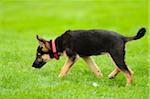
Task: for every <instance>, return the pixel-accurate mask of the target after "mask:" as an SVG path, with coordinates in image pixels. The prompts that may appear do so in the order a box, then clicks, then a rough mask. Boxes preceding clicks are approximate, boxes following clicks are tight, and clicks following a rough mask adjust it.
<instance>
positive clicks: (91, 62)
mask: <svg viewBox="0 0 150 99" xmlns="http://www.w3.org/2000/svg"><path fill="white" fill-rule="evenodd" d="M82 58H83V60H84V61H85V62H86V63H87V64H88V65H89V67H90V68H91V69H92V71H93V72H94V73H95V75H96V76H97V77H102V76H103V74H102V73H101V71H100V69H99V68H98V66H97V65H96V63H95V62H94V60H93V59H92V58H91V57H89V56H88V57H82Z"/></svg>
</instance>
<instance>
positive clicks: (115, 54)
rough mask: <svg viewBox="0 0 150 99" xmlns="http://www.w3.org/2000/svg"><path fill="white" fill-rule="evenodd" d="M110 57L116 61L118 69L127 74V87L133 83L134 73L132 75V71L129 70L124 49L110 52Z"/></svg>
mask: <svg viewBox="0 0 150 99" xmlns="http://www.w3.org/2000/svg"><path fill="white" fill-rule="evenodd" d="M110 55H111V57H112V59H113V60H114V62H115V64H116V66H117V67H118V69H119V70H120V71H123V72H124V73H125V76H126V79H127V85H130V84H131V83H132V73H131V71H130V69H128V67H127V65H126V64H125V58H124V57H125V51H124V48H117V49H113V51H111V52H110Z"/></svg>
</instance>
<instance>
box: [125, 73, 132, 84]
mask: <svg viewBox="0 0 150 99" xmlns="http://www.w3.org/2000/svg"><path fill="white" fill-rule="evenodd" d="M125 76H126V79H127V84H126V86H129V85H131V83H132V74H131V73H129V72H125Z"/></svg>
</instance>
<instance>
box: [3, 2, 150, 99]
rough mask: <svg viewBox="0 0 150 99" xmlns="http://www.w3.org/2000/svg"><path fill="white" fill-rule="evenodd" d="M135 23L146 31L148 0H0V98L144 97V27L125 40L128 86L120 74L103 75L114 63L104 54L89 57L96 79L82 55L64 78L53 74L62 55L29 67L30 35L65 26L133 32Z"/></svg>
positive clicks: (52, 34)
mask: <svg viewBox="0 0 150 99" xmlns="http://www.w3.org/2000/svg"><path fill="white" fill-rule="evenodd" d="M141 27H146V28H147V30H148V0H60V1H59V0H1V1H0V99H16V98H17V99H128V98H129V99H148V98H149V85H150V84H149V63H148V60H149V57H150V56H148V55H149V53H148V39H149V37H148V32H147V33H146V35H145V37H143V38H142V39H140V40H137V41H132V42H130V43H128V44H127V45H126V46H127V47H126V63H127V64H128V66H129V67H130V68H131V69H132V70H133V71H134V81H133V84H132V86H130V87H125V84H126V79H125V77H124V74H123V73H120V74H119V75H118V76H117V77H116V78H115V79H113V80H109V79H108V75H109V73H110V72H112V70H113V69H114V65H113V64H112V62H111V60H110V59H109V58H108V57H107V55H100V56H93V58H94V59H95V61H96V63H97V64H98V66H99V68H100V69H101V70H102V73H103V75H104V77H103V78H101V79H99V78H97V77H95V75H94V74H93V73H92V72H91V70H90V69H89V68H88V66H87V65H86V64H85V63H84V61H83V60H82V59H80V60H79V61H78V62H77V63H76V64H75V65H74V66H73V67H72V69H71V71H70V72H69V74H68V75H67V76H66V77H65V78H59V77H58V75H59V72H60V70H61V68H62V66H63V64H64V62H65V60H66V57H64V56H63V57H61V58H60V60H59V61H56V60H53V61H50V62H49V63H47V64H46V65H45V66H44V67H43V68H42V69H34V68H32V67H31V66H32V63H33V61H34V59H35V53H36V48H37V46H38V42H37V40H36V38H35V36H36V34H38V35H40V36H42V37H44V38H46V39H47V40H49V39H55V38H56V37H57V36H59V35H61V34H62V33H64V31H66V30H68V29H71V30H74V29H107V30H112V31H117V32H118V33H120V34H122V35H126V36H133V35H136V33H137V31H138V29H140V28H141ZM93 83H96V84H97V86H93Z"/></svg>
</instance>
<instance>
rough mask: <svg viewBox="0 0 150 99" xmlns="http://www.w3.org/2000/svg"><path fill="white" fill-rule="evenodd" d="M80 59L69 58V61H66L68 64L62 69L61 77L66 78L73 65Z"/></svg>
mask: <svg viewBox="0 0 150 99" xmlns="http://www.w3.org/2000/svg"><path fill="white" fill-rule="evenodd" d="M77 59H78V57H75V58H74V59H73V58H68V60H67V61H66V63H65V64H64V66H63V67H62V69H61V72H60V74H59V77H64V76H65V75H67V73H68V71H69V70H70V68H71V67H72V65H73V64H74V63H75V61H76V60H77Z"/></svg>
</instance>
